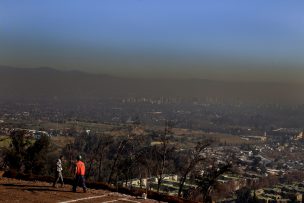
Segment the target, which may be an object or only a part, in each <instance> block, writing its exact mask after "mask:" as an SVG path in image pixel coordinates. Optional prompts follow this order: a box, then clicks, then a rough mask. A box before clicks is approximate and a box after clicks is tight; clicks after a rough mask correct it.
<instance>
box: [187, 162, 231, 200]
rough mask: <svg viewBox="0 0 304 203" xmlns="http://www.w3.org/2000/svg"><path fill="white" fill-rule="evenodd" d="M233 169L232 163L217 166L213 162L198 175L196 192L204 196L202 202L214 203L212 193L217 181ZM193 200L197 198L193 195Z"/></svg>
mask: <svg viewBox="0 0 304 203" xmlns="http://www.w3.org/2000/svg"><path fill="white" fill-rule="evenodd" d="M231 168H232V163H231V162H230V161H229V162H226V163H220V164H216V162H213V163H212V164H211V165H209V166H208V167H207V168H206V169H205V170H204V171H200V172H199V173H198V174H197V175H196V177H195V180H196V185H197V188H196V189H195V192H198V193H199V194H200V195H201V196H202V200H203V202H204V203H211V202H212V198H211V192H212V190H213V187H214V186H215V184H216V180H217V179H218V178H219V177H220V176H221V175H222V174H224V173H226V172H228V171H230V170H231ZM193 194H195V193H193ZM192 198H195V197H194V196H193V195H192Z"/></svg>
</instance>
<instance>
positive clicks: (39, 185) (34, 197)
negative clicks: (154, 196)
mask: <svg viewBox="0 0 304 203" xmlns="http://www.w3.org/2000/svg"><path fill="white" fill-rule="evenodd" d="M0 202H44V203H48V202H52V203H53V202H61V203H68V202H82V203H85V202H92V203H93V202H117V203H119V202H132V203H140V202H147V203H151V202H156V201H154V200H150V199H146V200H144V199H138V198H136V197H132V196H128V195H123V194H119V193H116V192H109V191H106V190H95V189H89V190H88V192H87V193H83V192H81V189H79V191H78V192H77V193H73V192H71V186H70V185H66V186H65V187H64V188H53V187H52V185H51V184H50V183H46V182H39V181H35V182H32V181H23V180H16V179H11V178H3V177H1V178H0Z"/></svg>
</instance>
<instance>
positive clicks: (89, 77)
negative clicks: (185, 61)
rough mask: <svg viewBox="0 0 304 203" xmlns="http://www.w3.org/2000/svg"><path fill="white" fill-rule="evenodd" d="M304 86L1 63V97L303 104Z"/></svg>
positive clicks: (14, 98) (15, 98)
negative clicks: (133, 75) (134, 75)
mask: <svg viewBox="0 0 304 203" xmlns="http://www.w3.org/2000/svg"><path fill="white" fill-rule="evenodd" d="M302 89H303V85H301V84H290V83H278V82H252V81H251V82H249V81H248V82H246V81H243V82H240V81H235V82H234V81H229V82H228V81H214V80H206V79H163V78H162V79H157V78H156V79H143V78H131V77H129V78H127V77H115V76H110V75H102V74H92V73H86V72H81V71H62V70H57V69H54V68H49V67H40V68H16V67H8V66H0V98H1V99H8V100H19V99H35V98H46V99H48V98H54V97H56V98H62V99H73V100H83V99H101V98H108V97H120V98H121V97H161V96H164V97H181V98H189V99H190V98H201V99H203V98H207V97H214V98H219V99H223V100H226V99H227V100H246V101H254V102H259V101H261V102H276V103H286V102H292V103H303V101H304V97H303V94H302Z"/></svg>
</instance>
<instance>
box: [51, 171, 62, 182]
mask: <svg viewBox="0 0 304 203" xmlns="http://www.w3.org/2000/svg"><path fill="white" fill-rule="evenodd" d="M59 180H60V182H61V186H63V184H64V183H63V177H62V172H61V171H60V172H59V171H56V175H55V180H54V182H53V186H56V185H57V183H58V181H59Z"/></svg>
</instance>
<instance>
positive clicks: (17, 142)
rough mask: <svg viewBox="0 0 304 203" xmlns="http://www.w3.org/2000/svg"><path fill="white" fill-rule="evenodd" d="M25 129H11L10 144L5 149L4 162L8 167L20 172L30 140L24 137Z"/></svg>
mask: <svg viewBox="0 0 304 203" xmlns="http://www.w3.org/2000/svg"><path fill="white" fill-rule="evenodd" d="M25 134H26V131H23V130H22V131H13V132H12V133H11V134H10V137H11V140H12V142H11V145H10V147H9V149H8V150H7V151H6V153H5V154H6V155H5V162H6V163H7V165H8V166H9V168H10V169H13V170H16V171H17V172H22V167H23V166H24V162H25V156H26V154H27V151H26V150H27V148H28V147H29V146H30V144H31V143H30V140H29V139H28V138H26V137H25Z"/></svg>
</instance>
